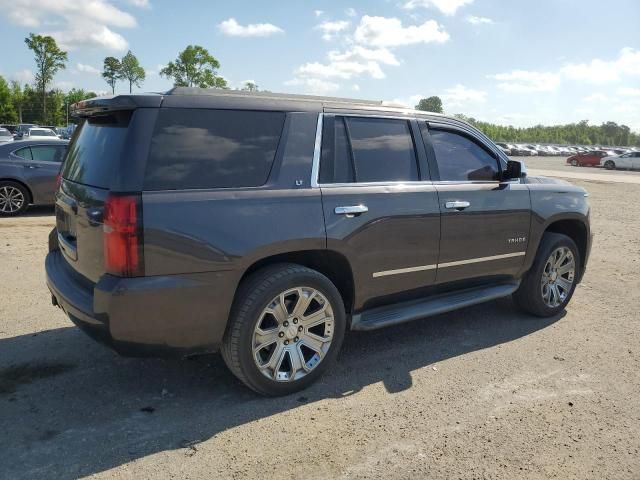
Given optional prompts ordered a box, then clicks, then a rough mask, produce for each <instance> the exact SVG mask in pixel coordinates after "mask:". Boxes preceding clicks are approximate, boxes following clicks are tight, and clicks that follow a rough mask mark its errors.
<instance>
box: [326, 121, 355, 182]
mask: <svg viewBox="0 0 640 480" xmlns="http://www.w3.org/2000/svg"><path fill="white" fill-rule="evenodd" d="M334 122H335V123H334V125H333V132H331V131H330V129H331V128H332V126H331V123H332V122H331V121H329V120H327V121H326V122H325V128H324V132H323V136H322V162H321V164H320V183H351V182H353V181H354V176H353V161H352V159H351V151H350V149H349V140H348V138H347V129H346V127H345V124H344V118H342V117H336V118H335V121H334Z"/></svg>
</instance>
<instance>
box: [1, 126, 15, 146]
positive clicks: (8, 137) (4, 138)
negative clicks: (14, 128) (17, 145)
mask: <svg viewBox="0 0 640 480" xmlns="http://www.w3.org/2000/svg"><path fill="white" fill-rule="evenodd" d="M6 142H13V135H12V134H11V132H10V131H9V130H7V129H6V128H0V143H6Z"/></svg>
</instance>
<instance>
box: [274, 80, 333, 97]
mask: <svg viewBox="0 0 640 480" xmlns="http://www.w3.org/2000/svg"><path fill="white" fill-rule="evenodd" d="M284 84H285V85H287V86H292V87H301V90H302V92H303V93H310V94H314V95H326V94H328V93H331V92H335V91H336V90H338V89H339V88H340V85H338V84H337V83H334V82H330V81H327V80H321V79H319V78H294V79H293V80H288V81H286V82H284Z"/></svg>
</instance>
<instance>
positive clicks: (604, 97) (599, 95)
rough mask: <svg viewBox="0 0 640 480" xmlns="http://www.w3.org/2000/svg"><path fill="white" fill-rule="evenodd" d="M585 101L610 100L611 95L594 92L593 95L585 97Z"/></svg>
mask: <svg viewBox="0 0 640 480" xmlns="http://www.w3.org/2000/svg"><path fill="white" fill-rule="evenodd" d="M582 101H583V102H588V103H595V102H608V101H609V97H608V96H607V95H605V94H604V93H592V94H591V95H589V96H587V97H584V98H583V99H582Z"/></svg>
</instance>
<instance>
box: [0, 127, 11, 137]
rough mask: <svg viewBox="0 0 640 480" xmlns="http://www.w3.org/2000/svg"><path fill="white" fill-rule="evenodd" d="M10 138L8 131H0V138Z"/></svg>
mask: <svg viewBox="0 0 640 480" xmlns="http://www.w3.org/2000/svg"><path fill="white" fill-rule="evenodd" d="M10 136H11V132H10V131H9V130H2V129H0V137H10Z"/></svg>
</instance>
